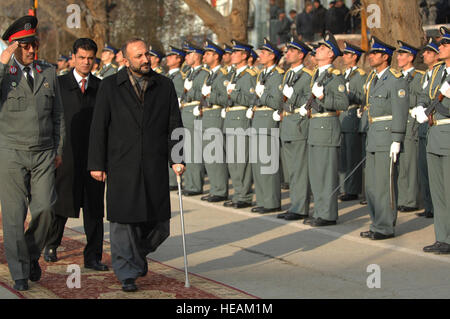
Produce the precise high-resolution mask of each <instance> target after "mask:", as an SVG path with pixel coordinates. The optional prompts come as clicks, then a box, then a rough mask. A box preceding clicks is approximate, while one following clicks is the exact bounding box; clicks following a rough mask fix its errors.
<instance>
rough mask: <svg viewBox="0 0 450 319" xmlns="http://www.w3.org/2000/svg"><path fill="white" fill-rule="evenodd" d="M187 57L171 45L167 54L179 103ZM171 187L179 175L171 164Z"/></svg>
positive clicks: (169, 76) (171, 187) (170, 76)
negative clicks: (182, 71)
mask: <svg viewBox="0 0 450 319" xmlns="http://www.w3.org/2000/svg"><path fill="white" fill-rule="evenodd" d="M185 57H186V52H184V51H183V50H181V49H178V48H176V47H173V46H171V47H170V51H169V52H168V53H167V55H166V62H167V67H168V68H169V71H168V72H167V74H166V76H167V77H168V78H169V79H171V80H172V82H173V85H174V86H175V91H176V92H177V96H178V103H180V100H181V96H182V95H183V92H184V76H183V74H182V73H181V66H182V65H183V63H184V58H185ZM169 189H170V190H177V189H178V184H177V176H176V175H175V172H174V171H173V169H172V167H170V165H169Z"/></svg>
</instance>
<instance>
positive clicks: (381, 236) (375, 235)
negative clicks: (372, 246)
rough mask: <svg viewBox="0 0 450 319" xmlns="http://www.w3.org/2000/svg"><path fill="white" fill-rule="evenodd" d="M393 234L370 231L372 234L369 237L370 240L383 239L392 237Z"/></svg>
mask: <svg viewBox="0 0 450 319" xmlns="http://www.w3.org/2000/svg"><path fill="white" fill-rule="evenodd" d="M394 236H395V235H394V234H388V235H385V234H382V233H378V232H372V235H371V236H370V237H369V238H370V239H372V240H383V239H389V238H393V237H394Z"/></svg>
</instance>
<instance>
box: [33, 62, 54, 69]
mask: <svg viewBox="0 0 450 319" xmlns="http://www.w3.org/2000/svg"><path fill="white" fill-rule="evenodd" d="M34 62H35V63H36V64H38V65H40V66H41V67H47V68H54V67H55V66H54V65H53V64H51V63H49V62H47V61H44V60H35V61H34Z"/></svg>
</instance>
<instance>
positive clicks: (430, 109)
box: [425, 93, 444, 126]
mask: <svg viewBox="0 0 450 319" xmlns="http://www.w3.org/2000/svg"><path fill="white" fill-rule="evenodd" d="M443 99H444V95H443V94H442V93H440V94H439V97H438V98H437V100H434V101H433V103H432V104H431V105H430V106H429V107H427V109H426V110H425V115H426V116H428V125H429V126H433V125H434V119H433V114H434V112H435V110H436V107H438V104H440V103H441V102H442V100H443Z"/></svg>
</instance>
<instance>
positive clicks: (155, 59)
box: [148, 46, 165, 74]
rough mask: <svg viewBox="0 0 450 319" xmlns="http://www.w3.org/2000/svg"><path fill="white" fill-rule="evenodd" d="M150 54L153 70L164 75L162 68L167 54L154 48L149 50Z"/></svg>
mask: <svg viewBox="0 0 450 319" xmlns="http://www.w3.org/2000/svg"><path fill="white" fill-rule="evenodd" d="M148 53H149V54H150V63H151V68H152V70H153V71H155V72H156V73H158V74H161V73H163V69H162V67H161V65H160V64H161V61H162V59H163V58H164V57H165V54H164V53H163V52H162V51H161V50H158V49H154V48H153V47H152V46H150V47H149V48H148Z"/></svg>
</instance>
